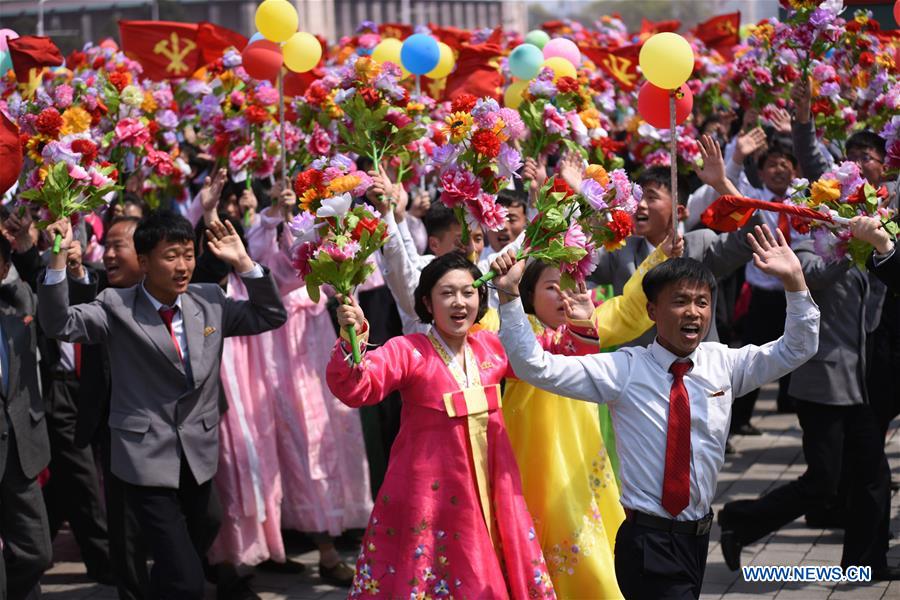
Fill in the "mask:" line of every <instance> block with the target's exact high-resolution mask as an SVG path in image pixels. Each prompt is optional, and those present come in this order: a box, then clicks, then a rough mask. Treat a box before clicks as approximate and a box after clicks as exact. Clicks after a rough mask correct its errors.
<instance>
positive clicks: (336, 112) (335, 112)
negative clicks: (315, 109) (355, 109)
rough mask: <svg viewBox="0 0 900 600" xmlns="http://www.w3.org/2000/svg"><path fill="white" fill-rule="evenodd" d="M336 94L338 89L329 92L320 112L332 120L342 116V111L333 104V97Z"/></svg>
mask: <svg viewBox="0 0 900 600" xmlns="http://www.w3.org/2000/svg"><path fill="white" fill-rule="evenodd" d="M337 93H338V88H335V89H333V90H331V93H329V94H328V96H326V98H325V100H323V101H322V110H324V111H325V114H327V115H328V116H329V117H331V118H332V119H340V118H341V117H343V116H344V110H343V109H342V108H341V107H340V106H338V105H337V104H335V102H334V97H335V96H337Z"/></svg>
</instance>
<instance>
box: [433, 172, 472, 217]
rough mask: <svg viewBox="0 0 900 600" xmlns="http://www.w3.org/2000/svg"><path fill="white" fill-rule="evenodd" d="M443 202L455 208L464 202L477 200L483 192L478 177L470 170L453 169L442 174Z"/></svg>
mask: <svg viewBox="0 0 900 600" xmlns="http://www.w3.org/2000/svg"><path fill="white" fill-rule="evenodd" d="M441 190H442V191H441V202H443V203H444V205H445V206H447V207H448V208H455V207H457V206H459V205H460V204H462V203H463V202H468V201H471V200H475V199H477V198H478V196H479V195H480V194H481V184H480V183H479V182H478V178H477V177H475V175H473V174H472V173H470V172H469V171H462V170H459V169H451V170H448V171H446V172H445V173H444V174H443V175H441Z"/></svg>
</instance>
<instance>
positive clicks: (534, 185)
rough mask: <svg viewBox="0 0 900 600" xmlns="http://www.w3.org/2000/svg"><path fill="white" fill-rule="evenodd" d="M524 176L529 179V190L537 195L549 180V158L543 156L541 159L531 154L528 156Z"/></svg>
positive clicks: (523, 171)
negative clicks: (534, 157) (536, 158)
mask: <svg viewBox="0 0 900 600" xmlns="http://www.w3.org/2000/svg"><path fill="white" fill-rule="evenodd" d="M522 177H523V178H524V179H525V180H526V181H528V186H529V192H531V193H532V194H534V195H536V194H537V192H538V190H540V189H541V188H542V187H543V186H544V183H545V182H546V181H547V159H546V158H544V157H543V156H542V157H541V158H540V160H539V161H538V160H535V159H533V158H531V157H530V156H529V157H528V158H526V159H525V168H524V169H523V170H522Z"/></svg>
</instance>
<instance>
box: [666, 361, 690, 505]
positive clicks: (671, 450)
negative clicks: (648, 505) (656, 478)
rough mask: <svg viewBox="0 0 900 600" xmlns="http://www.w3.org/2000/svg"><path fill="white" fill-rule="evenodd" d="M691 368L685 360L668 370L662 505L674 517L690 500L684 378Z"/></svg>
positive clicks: (688, 400)
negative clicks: (668, 385)
mask: <svg viewBox="0 0 900 600" xmlns="http://www.w3.org/2000/svg"><path fill="white" fill-rule="evenodd" d="M693 366H694V364H693V363H692V362H691V361H689V360H688V361H684V362H674V363H672V366H671V367H669V372H670V373H672V376H673V379H672V389H671V390H670V391H669V426H668V430H667V432H666V470H665V472H664V474H663V493H662V505H663V508H665V509H666V510H667V511H668V512H669V514H670V515H672V516H673V517H676V516H678V515H679V514H680V513H681V511H683V510H684V509H685V507H687V505H688V502H689V501H690V498H691V401H690V398H689V397H688V393H687V388H686V387H685V386H684V375H685V373H687V372H688V371H690V370H691V367H693Z"/></svg>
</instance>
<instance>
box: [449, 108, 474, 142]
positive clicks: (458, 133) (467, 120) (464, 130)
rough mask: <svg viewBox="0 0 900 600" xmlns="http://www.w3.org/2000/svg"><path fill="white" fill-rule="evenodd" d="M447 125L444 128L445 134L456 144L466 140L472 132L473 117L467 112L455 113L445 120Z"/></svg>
mask: <svg viewBox="0 0 900 600" xmlns="http://www.w3.org/2000/svg"><path fill="white" fill-rule="evenodd" d="M444 123H446V124H447V125H446V126H445V127H444V133H445V134H446V135H447V137H449V138H450V141H451V142H453V143H454V144H458V143H459V142H461V141H463V140H464V139H466V136H468V135H469V132H470V131H471V130H472V123H473V121H472V115H470V114H469V113H465V112H455V113H453V114H452V115H449V116H448V117H447V118H445V119H444Z"/></svg>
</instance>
